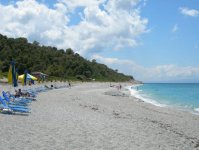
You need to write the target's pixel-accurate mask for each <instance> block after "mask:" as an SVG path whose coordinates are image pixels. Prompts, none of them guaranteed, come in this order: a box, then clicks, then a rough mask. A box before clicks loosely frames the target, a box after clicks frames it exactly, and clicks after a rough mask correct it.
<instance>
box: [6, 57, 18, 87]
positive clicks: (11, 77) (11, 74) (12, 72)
mask: <svg viewBox="0 0 199 150" xmlns="http://www.w3.org/2000/svg"><path fill="white" fill-rule="evenodd" d="M8 83H10V84H12V85H13V86H14V87H17V77H16V69H15V62H14V61H12V62H11V64H10V67H9V71H8Z"/></svg>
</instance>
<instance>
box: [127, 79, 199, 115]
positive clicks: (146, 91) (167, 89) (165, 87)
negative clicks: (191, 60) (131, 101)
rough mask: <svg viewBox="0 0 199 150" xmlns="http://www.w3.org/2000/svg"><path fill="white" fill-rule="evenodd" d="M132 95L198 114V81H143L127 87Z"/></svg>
mask: <svg viewBox="0 0 199 150" xmlns="http://www.w3.org/2000/svg"><path fill="white" fill-rule="evenodd" d="M128 89H129V90H130V92H131V95H132V96H135V97H137V98H139V99H141V100H143V101H145V102H147V103H151V104H153V105H156V106H159V107H174V108H178V109H183V110H187V111H190V112H192V113H194V114H197V115H199V83H145V84H139V85H134V86H131V87H128Z"/></svg>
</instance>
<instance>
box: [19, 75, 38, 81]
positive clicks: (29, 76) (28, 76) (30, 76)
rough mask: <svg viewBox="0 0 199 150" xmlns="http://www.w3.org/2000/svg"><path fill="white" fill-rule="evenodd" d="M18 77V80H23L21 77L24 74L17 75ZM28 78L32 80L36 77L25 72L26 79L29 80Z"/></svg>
mask: <svg viewBox="0 0 199 150" xmlns="http://www.w3.org/2000/svg"><path fill="white" fill-rule="evenodd" d="M18 79H19V80H23V79H24V74H22V75H20V76H18ZM30 79H31V80H34V81H36V80H37V78H36V77H34V76H32V75H30V74H27V80H30Z"/></svg>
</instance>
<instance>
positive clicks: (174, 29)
mask: <svg viewBox="0 0 199 150" xmlns="http://www.w3.org/2000/svg"><path fill="white" fill-rule="evenodd" d="M171 31H172V32H173V33H174V32H176V31H178V25H177V24H175V25H174V26H173V28H172V30H171Z"/></svg>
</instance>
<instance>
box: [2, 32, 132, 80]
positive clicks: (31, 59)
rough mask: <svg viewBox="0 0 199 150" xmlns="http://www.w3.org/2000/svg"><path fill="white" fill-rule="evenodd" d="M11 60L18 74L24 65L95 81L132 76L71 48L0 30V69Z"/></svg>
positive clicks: (34, 69) (54, 73)
mask: <svg viewBox="0 0 199 150" xmlns="http://www.w3.org/2000/svg"><path fill="white" fill-rule="evenodd" d="M11 61H15V63H16V68H18V72H19V74H23V73H24V70H25V69H27V70H28V71H29V72H30V73H31V72H33V71H40V72H43V73H45V74H48V75H49V76H50V77H57V78H60V79H74V80H76V79H80V80H91V79H95V80H97V81H129V80H133V76H128V75H124V74H123V73H118V71H117V70H113V69H111V68H108V67H107V66H106V65H104V64H100V63H97V62H96V60H92V61H89V60H87V59H85V58H83V57H82V56H80V55H79V54H78V53H74V51H73V50H72V49H71V48H68V49H66V50H64V49H57V48H56V47H52V46H44V45H40V44H39V43H38V42H37V41H34V42H33V43H30V42H28V40H27V39H26V38H23V37H20V38H8V37H6V36H4V35H1V34H0V73H3V74H4V73H6V72H8V69H9V64H10V62H11Z"/></svg>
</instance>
